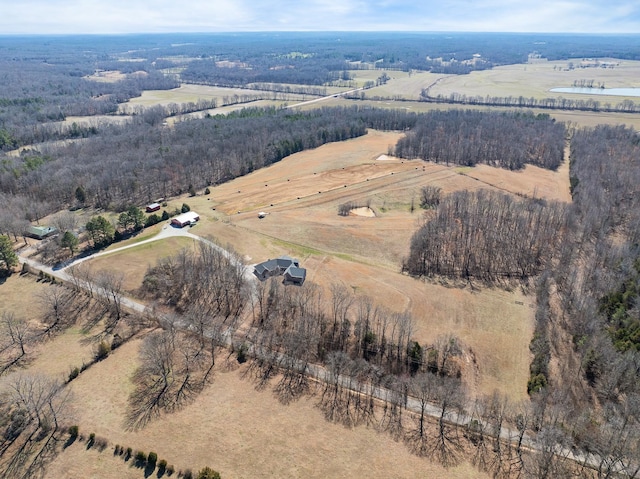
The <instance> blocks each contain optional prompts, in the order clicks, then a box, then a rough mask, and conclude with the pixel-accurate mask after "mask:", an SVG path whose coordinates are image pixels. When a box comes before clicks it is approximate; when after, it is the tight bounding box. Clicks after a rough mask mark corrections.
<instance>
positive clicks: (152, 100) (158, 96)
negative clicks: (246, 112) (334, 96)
mask: <svg viewBox="0 0 640 479" xmlns="http://www.w3.org/2000/svg"><path fill="white" fill-rule="evenodd" d="M272 94H273V93H272V92H267V91H261V90H249V89H245V88H222V87H213V86H206V85H191V84H183V85H181V86H179V87H178V88H174V89H172V90H145V91H144V92H143V93H142V95H141V96H139V97H136V98H131V99H130V100H129V101H128V102H127V103H123V104H121V105H120V112H121V113H128V112H129V110H130V108H135V107H136V106H143V107H150V106H156V105H164V106H167V105H169V104H171V103H178V104H181V103H197V102H198V100H206V101H210V100H219V102H222V101H223V100H224V98H225V97H226V98H228V99H232V98H233V97H234V96H235V95H237V96H243V95H250V96H257V95H260V96H262V97H264V98H269V96H270V95H272ZM298 97H300V98H302V95H292V98H293V99H294V100H295V99H297V98H298Z"/></svg>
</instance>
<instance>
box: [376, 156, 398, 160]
mask: <svg viewBox="0 0 640 479" xmlns="http://www.w3.org/2000/svg"><path fill="white" fill-rule="evenodd" d="M397 159H398V158H393V157H391V156H389V155H380V156H379V157H378V158H376V160H378V161H391V160H397Z"/></svg>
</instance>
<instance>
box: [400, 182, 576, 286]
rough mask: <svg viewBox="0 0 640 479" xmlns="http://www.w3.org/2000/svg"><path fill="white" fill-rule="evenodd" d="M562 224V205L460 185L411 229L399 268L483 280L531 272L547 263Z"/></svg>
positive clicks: (413, 271) (535, 274)
mask: <svg viewBox="0 0 640 479" xmlns="http://www.w3.org/2000/svg"><path fill="white" fill-rule="evenodd" d="M564 229H565V212H564V208H563V206H561V205H556V204H546V203H545V202H540V201H536V200H530V199H525V200H518V199H513V198H512V197H511V196H509V195H506V194H502V193H495V192H492V191H482V190H480V191H476V192H469V191H460V192H456V193H453V194H451V195H449V196H446V197H445V198H444V199H443V200H442V201H441V202H440V204H439V205H438V207H437V209H436V212H435V215H434V217H433V218H429V219H428V220H427V221H426V222H425V224H424V225H423V226H422V227H421V228H420V229H419V230H418V231H417V232H416V233H415V234H414V236H413V239H412V240H411V254H410V255H409V257H408V258H407V259H406V260H405V263H404V266H403V269H405V270H406V271H408V272H409V273H410V274H413V275H417V276H421V275H426V276H434V275H444V276H449V277H452V278H465V279H480V280H483V281H486V282H491V281H497V280H500V279H508V278H520V279H526V278H531V277H534V276H537V275H539V274H540V273H541V272H542V271H544V270H545V269H546V268H548V267H549V266H550V265H551V260H552V258H553V254H554V250H555V246H556V245H557V244H558V242H559V241H560V240H561V239H562V236H563V233H564Z"/></svg>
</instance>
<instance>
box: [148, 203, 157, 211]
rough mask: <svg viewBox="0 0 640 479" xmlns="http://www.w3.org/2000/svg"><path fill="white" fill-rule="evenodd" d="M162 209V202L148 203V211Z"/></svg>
mask: <svg viewBox="0 0 640 479" xmlns="http://www.w3.org/2000/svg"><path fill="white" fill-rule="evenodd" d="M159 209H160V203H151V204H150V205H147V213H153V212H154V211H158V210H159Z"/></svg>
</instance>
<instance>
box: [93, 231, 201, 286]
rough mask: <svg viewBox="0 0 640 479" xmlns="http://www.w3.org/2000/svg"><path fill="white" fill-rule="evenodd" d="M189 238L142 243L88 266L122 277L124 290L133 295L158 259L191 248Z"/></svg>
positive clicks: (191, 244) (105, 256)
mask: <svg viewBox="0 0 640 479" xmlns="http://www.w3.org/2000/svg"><path fill="white" fill-rule="evenodd" d="M193 245H194V240H192V239H190V238H165V239H162V240H158V241H153V242H150V243H144V244H140V245H137V246H134V247H132V248H128V249H126V250H123V251H116V252H114V253H110V254H107V255H104V256H100V257H98V258H95V259H91V260H89V261H88V262H87V263H86V264H88V265H89V266H90V267H91V268H92V269H93V270H94V271H101V270H105V271H113V272H116V273H122V274H123V275H124V285H123V286H124V290H125V291H127V292H129V293H134V292H135V290H137V289H138V288H139V287H140V286H141V285H142V279H143V278H144V274H145V273H146V271H147V269H148V268H149V267H150V266H154V265H155V264H156V262H157V261H158V260H159V259H162V258H166V257H167V256H171V255H173V254H176V253H177V252H178V251H180V250H181V249H183V248H191V247H193Z"/></svg>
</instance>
